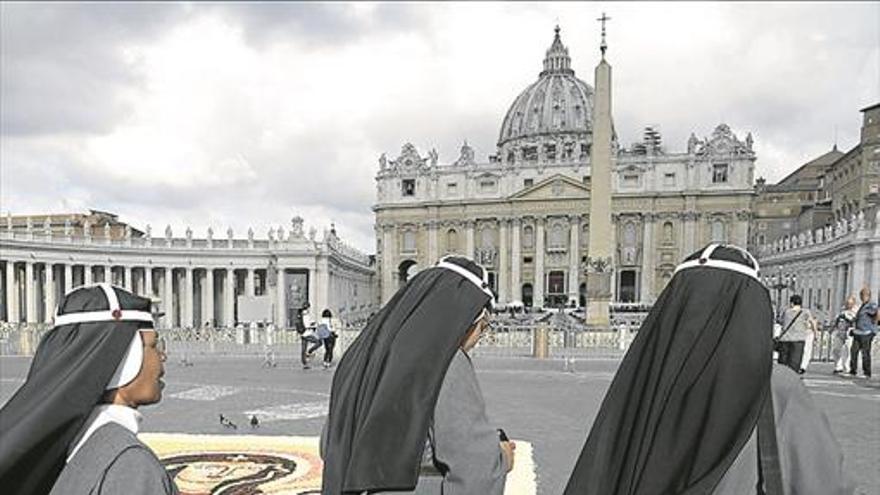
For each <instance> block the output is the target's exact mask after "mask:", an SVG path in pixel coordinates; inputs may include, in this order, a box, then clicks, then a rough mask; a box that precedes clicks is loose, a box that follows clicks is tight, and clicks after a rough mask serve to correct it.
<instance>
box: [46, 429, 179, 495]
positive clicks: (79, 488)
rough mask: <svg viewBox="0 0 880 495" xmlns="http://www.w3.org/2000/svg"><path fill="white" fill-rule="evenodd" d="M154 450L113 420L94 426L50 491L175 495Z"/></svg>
mask: <svg viewBox="0 0 880 495" xmlns="http://www.w3.org/2000/svg"><path fill="white" fill-rule="evenodd" d="M177 493H178V492H177V487H176V486H175V485H174V482H173V481H172V480H171V478H170V477H169V476H168V472H167V471H165V468H164V467H163V466H162V463H161V462H159V459H158V458H157V457H156V454H154V453H153V451H152V450H150V449H149V447H147V446H146V445H144V444H143V443H142V442H141V441H140V440H138V438H137V437H136V436H135V434H134V433H132V432H130V431H128V430H127V429H125V428H123V427H122V426H120V425H118V424H115V423H108V424H106V425H104V426H102V427H100V428H98V429H97V430H95V432H94V433H93V434H92V436H91V437H89V439H88V440H86V442H85V443H84V444H83V446H82V447H81V448H80V450H79V451H78V452H77V453H76V455H74V456H73V459H71V460H70V462H69V463H67V466H65V467H64V470H63V471H61V476H59V477H58V480H57V481H56V482H55V486H53V487H52V491H51V492H50V493H49V495H85V494H89V495H116V494H125V495H176V494H177Z"/></svg>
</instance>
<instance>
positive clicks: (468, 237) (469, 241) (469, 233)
mask: <svg viewBox="0 0 880 495" xmlns="http://www.w3.org/2000/svg"><path fill="white" fill-rule="evenodd" d="M475 225H476V222H474V221H473V220H467V221H465V248H464V249H465V252H464V255H465V256H467V257H468V258H473V257H474V250H475V248H474V226H475Z"/></svg>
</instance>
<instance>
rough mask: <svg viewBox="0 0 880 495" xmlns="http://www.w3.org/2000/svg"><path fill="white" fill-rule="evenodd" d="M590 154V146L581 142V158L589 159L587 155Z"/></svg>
mask: <svg viewBox="0 0 880 495" xmlns="http://www.w3.org/2000/svg"><path fill="white" fill-rule="evenodd" d="M589 154H590V147H589V146H588V145H586V144H581V156H580V159H581V160H586V159H587V155H589Z"/></svg>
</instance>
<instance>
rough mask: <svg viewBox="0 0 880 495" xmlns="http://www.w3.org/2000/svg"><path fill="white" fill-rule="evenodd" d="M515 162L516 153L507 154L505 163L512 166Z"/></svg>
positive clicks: (509, 152)
mask: <svg viewBox="0 0 880 495" xmlns="http://www.w3.org/2000/svg"><path fill="white" fill-rule="evenodd" d="M515 161H516V153H514V152H513V151H508V152H507V163H510V164H513V162H515Z"/></svg>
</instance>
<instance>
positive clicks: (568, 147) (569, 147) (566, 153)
mask: <svg viewBox="0 0 880 495" xmlns="http://www.w3.org/2000/svg"><path fill="white" fill-rule="evenodd" d="M573 155H574V143H565V144H564V145H562V159H563V160H571V157H572V156H573Z"/></svg>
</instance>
